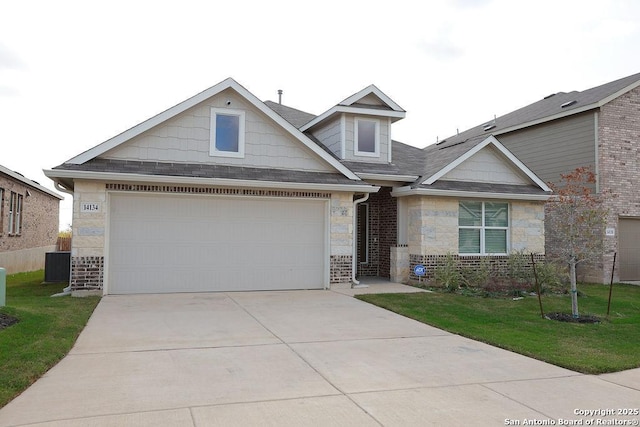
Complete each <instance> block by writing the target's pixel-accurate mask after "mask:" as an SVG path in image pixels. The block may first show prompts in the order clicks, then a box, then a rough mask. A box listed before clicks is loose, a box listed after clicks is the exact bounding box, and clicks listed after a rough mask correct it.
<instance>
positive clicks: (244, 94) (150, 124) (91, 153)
mask: <svg viewBox="0 0 640 427" xmlns="http://www.w3.org/2000/svg"><path fill="white" fill-rule="evenodd" d="M228 89H231V90H233V91H235V92H236V93H237V94H238V95H239V96H240V97H241V98H243V99H244V100H245V101H246V102H247V103H248V104H249V105H251V106H253V107H254V108H255V109H257V110H258V111H260V112H261V113H263V114H265V115H266V116H268V117H269V118H270V119H272V120H273V121H274V122H275V123H276V124H277V125H279V126H280V127H281V128H283V129H284V130H285V131H286V132H287V133H289V134H290V135H291V136H292V137H293V138H294V139H296V140H297V141H299V142H301V143H302V144H303V145H304V147H306V149H308V150H310V151H311V152H313V153H314V154H316V155H317V156H319V157H320V158H321V159H322V160H324V161H325V162H326V163H328V164H329V165H331V166H332V167H333V168H334V169H336V170H338V171H339V172H340V173H342V174H343V175H344V176H346V177H347V178H349V179H353V180H359V179H360V178H358V176H357V175H355V174H354V173H353V172H351V171H350V170H349V169H348V168H346V167H345V166H344V165H342V164H341V163H340V162H338V161H337V160H336V159H335V158H333V157H332V156H331V155H329V154H328V153H327V152H326V151H324V150H323V149H322V148H320V147H318V145H317V144H316V143H314V142H313V141H311V140H310V139H309V138H308V137H307V136H305V135H304V134H303V133H301V132H300V131H298V129H297V128H296V127H295V126H294V125H292V124H291V123H289V122H288V121H287V120H285V119H284V118H283V117H282V116H280V115H279V114H277V113H276V112H275V111H274V110H273V109H271V108H269V107H268V106H267V105H265V104H264V103H263V102H262V101H260V100H259V99H258V98H257V97H256V96H255V95H253V94H252V93H251V92H249V91H248V90H247V89H245V88H244V87H243V86H241V85H240V84H238V83H237V82H236V81H235V80H233V79H232V78H227V79H226V80H224V81H222V82H220V83H218V84H217V85H215V86H212V87H210V88H209V89H207V90H205V91H203V92H200V93H199V94H197V95H195V96H193V97H191V98H189V99H187V100H185V101H183V102H181V103H179V104H177V105H175V106H173V107H171V108H169V109H168V110H165V111H163V112H162V113H160V114H158V115H156V116H154V117H152V118H150V119H148V120H146V121H144V122H142V123H140V124H138V125H136V126H134V127H132V128H131V129H129V130H127V131H125V132H123V133H121V134H119V135H117V136H115V137H113V138H111V139H109V140H107V141H105V142H103V143H102V144H100V145H97V146H95V147H93V148H91V149H90V150H87V151H85V152H84V153H82V154H80V155H78V156H76V157H74V158H72V159H70V160H68V161H67V162H66V163H69V164H83V163H85V162H87V161H89V160H91V159H94V158H97V157H99V156H101V155H104V154H105V153H107V152H109V151H110V150H114V149H115V148H116V147H119V146H121V145H122V144H124V143H126V142H127V141H130V140H132V139H133V138H135V137H138V136H140V135H141V134H143V133H144V132H147V131H149V130H150V129H152V128H154V127H156V126H158V125H160V124H162V123H165V122H167V121H169V120H171V119H173V118H175V117H176V116H178V115H180V114H182V113H183V112H185V111H187V110H189V109H190V108H193V107H195V106H197V105H198V104H201V103H203V102H204V101H206V100H208V99H210V98H212V97H214V96H216V95H218V94H220V93H222V92H223V91H225V90H228Z"/></svg>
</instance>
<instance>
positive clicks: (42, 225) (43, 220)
mask: <svg viewBox="0 0 640 427" xmlns="http://www.w3.org/2000/svg"><path fill="white" fill-rule="evenodd" d="M0 188H2V189H4V194H3V197H2V201H1V209H0V212H1V213H2V219H1V220H0V223H1V225H2V227H1V229H0V252H11V251H17V250H22V249H30V248H39V247H44V246H55V244H56V239H57V237H58V222H59V202H60V201H59V199H57V198H55V197H53V196H51V195H49V194H47V193H44V192H42V191H40V190H36V189H34V188H33V187H29V186H27V185H25V184H24V183H22V182H20V181H16V180H14V179H13V178H11V177H8V176H6V175H3V174H0ZM27 190H29V194H30V195H29V196H27ZM12 191H13V192H15V193H16V194H19V195H21V196H22V231H21V233H20V235H12V236H9V234H8V230H9V203H10V199H11V192H12ZM43 263H44V259H43Z"/></svg>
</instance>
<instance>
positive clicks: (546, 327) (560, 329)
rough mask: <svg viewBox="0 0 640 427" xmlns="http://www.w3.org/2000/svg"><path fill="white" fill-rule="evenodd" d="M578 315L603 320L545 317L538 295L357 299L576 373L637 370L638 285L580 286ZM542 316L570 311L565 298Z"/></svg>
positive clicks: (557, 298) (552, 300)
mask: <svg viewBox="0 0 640 427" xmlns="http://www.w3.org/2000/svg"><path fill="white" fill-rule="evenodd" d="M578 289H579V290H580V295H581V296H580V298H579V309H580V313H581V314H582V315H595V316H598V317H600V318H601V319H602V322H601V323H597V324H576V323H566V322H559V321H553V320H547V319H543V318H542V317H541V316H540V307H539V304H538V299H537V298H536V297H526V298H524V299H521V300H517V301H514V300H512V299H511V298H482V297H474V296H465V295H460V294H454V293H440V292H434V293H417V294H377V295H361V296H358V298H359V299H361V300H364V301H367V302H369V303H372V304H375V305H378V306H380V307H383V308H386V309H388V310H391V311H394V312H396V313H399V314H401V315H404V316H406V317H410V318H412V319H415V320H418V321H420V322H423V323H426V324H429V325H432V326H435V327H438V328H441V329H444V330H446V331H449V332H453V333H455V334H459V335H462V336H465V337H469V338H472V339H474V340H477V341H482V342H485V343H488V344H491V345H494V346H497V347H501V348H505V349H507V350H511V351H514V352H516V353H520V354H524V355H526V356H530V357H533V358H536V359H539V360H543V361H545V362H549V363H552V364H554V365H558V366H562V367H564V368H568V369H571V370H574V371H578V372H582V373H587V374H599V373H605V372H617V371H621V370H625V369H631V368H637V367H640V351H638V346H639V345H640V287H639V286H633V285H622V284H617V285H614V288H613V298H612V302H611V313H610V316H609V318H608V319H607V318H606V313H607V301H608V294H609V287H608V286H604V285H596V284H583V285H579V287H578ZM542 304H543V309H544V311H545V313H551V312H567V313H571V301H570V297H569V296H568V295H547V296H543V297H542Z"/></svg>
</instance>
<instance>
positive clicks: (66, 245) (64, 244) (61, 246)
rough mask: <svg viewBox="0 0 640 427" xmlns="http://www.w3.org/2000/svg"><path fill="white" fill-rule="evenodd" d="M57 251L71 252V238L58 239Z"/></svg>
mask: <svg viewBox="0 0 640 427" xmlns="http://www.w3.org/2000/svg"><path fill="white" fill-rule="evenodd" d="M56 250H57V251H58V252H68V251H70V250H71V237H58V241H57V242H56Z"/></svg>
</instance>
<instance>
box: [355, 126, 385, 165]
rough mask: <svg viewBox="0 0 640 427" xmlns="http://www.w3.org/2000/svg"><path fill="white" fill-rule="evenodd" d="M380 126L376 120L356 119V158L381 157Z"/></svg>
mask: <svg viewBox="0 0 640 427" xmlns="http://www.w3.org/2000/svg"><path fill="white" fill-rule="evenodd" d="M379 134H380V125H379V124H378V122H377V121H376V120H363V119H356V121H355V154H356V156H375V157H377V156H379V155H380V136H379Z"/></svg>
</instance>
